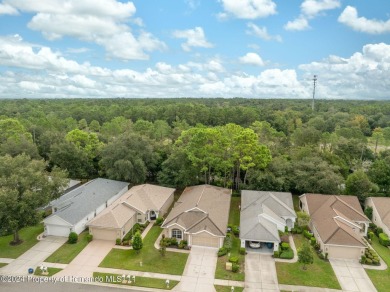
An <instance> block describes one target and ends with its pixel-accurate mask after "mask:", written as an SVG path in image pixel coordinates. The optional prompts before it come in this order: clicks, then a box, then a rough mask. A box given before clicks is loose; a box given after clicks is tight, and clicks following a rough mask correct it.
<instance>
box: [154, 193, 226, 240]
mask: <svg viewBox="0 0 390 292" xmlns="http://www.w3.org/2000/svg"><path fill="white" fill-rule="evenodd" d="M230 198H231V190H229V189H225V188H220V187H216V186H211V185H200V186H192V187H187V188H186V189H185V190H184V192H183V193H182V195H181V196H180V198H179V200H178V202H177V203H176V204H175V207H174V208H173V209H172V211H171V212H170V213H169V215H168V217H167V218H166V220H165V221H164V223H163V225H162V227H167V226H169V225H171V224H173V223H177V224H179V225H180V226H182V227H183V228H184V229H185V230H186V231H188V232H190V233H196V232H199V231H201V230H207V231H209V232H211V233H212V234H214V235H219V236H224V235H225V234H226V227H227V223H228V219H229V209H230Z"/></svg>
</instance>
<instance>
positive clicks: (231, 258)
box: [229, 256, 238, 264]
mask: <svg viewBox="0 0 390 292" xmlns="http://www.w3.org/2000/svg"><path fill="white" fill-rule="evenodd" d="M229 262H231V263H233V264H238V257H237V256H231V257H230V258H229Z"/></svg>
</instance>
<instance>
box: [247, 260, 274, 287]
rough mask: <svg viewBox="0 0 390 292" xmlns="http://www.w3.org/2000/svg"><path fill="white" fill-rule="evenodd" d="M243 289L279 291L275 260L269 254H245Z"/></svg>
mask: <svg viewBox="0 0 390 292" xmlns="http://www.w3.org/2000/svg"><path fill="white" fill-rule="evenodd" d="M245 291H246V292H265V291H267V292H276V291H279V285H278V277H277V275H276V267H275V260H274V259H273V258H272V256H270V255H264V254H259V253H248V254H247V255H246V256H245Z"/></svg>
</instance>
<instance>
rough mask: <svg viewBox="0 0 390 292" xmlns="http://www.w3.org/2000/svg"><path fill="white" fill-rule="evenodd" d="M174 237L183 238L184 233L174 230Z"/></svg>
mask: <svg viewBox="0 0 390 292" xmlns="http://www.w3.org/2000/svg"><path fill="white" fill-rule="evenodd" d="M172 237H174V238H177V239H182V238H183V232H182V231H181V230H180V229H172Z"/></svg>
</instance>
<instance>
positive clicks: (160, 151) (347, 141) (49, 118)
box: [0, 98, 390, 200]
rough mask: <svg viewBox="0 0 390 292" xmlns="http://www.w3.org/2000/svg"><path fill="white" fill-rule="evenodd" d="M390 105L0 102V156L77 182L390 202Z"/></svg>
mask: <svg viewBox="0 0 390 292" xmlns="http://www.w3.org/2000/svg"><path fill="white" fill-rule="evenodd" d="M388 145H390V102H379V101H377V102H376V101H331V100H319V101H316V106H315V110H314V111H312V109H311V101H309V100H258V99H241V98H235V99H222V98H216V99H188V98H181V99H74V100H73V99H70V100H22V99H20V100H0V155H2V156H5V155H7V154H8V155H10V156H12V157H15V156H18V155H19V154H22V153H25V154H27V155H28V156H30V157H31V158H32V159H43V160H44V161H45V162H46V165H47V169H48V170H49V171H50V170H51V169H53V168H54V167H55V166H57V167H59V168H61V169H63V170H66V171H67V172H68V176H69V177H71V178H76V179H92V178H95V177H98V176H99V177H107V178H111V179H116V180H124V181H128V182H130V183H131V184H139V183H143V182H152V183H159V184H161V185H167V186H174V187H184V186H186V185H192V184H198V183H210V184H215V185H221V186H225V187H230V188H232V189H234V190H240V189H257V190H273V191H291V192H293V193H304V192H315V193H324V194H342V193H343V194H353V195H358V196H359V198H360V199H361V200H364V198H365V196H367V195H381V196H390V148H389V147H388Z"/></svg>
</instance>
